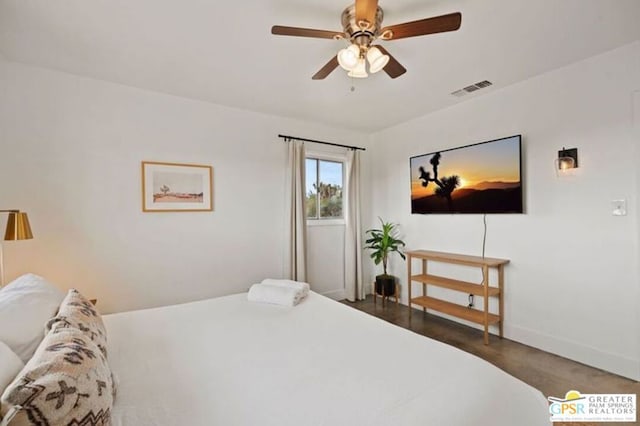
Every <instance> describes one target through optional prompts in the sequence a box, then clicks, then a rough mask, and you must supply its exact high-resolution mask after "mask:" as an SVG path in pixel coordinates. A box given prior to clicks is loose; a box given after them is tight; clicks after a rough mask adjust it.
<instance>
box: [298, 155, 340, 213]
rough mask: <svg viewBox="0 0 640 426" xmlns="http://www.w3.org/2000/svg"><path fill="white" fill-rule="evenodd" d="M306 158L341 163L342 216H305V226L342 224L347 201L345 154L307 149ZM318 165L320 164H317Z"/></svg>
mask: <svg viewBox="0 0 640 426" xmlns="http://www.w3.org/2000/svg"><path fill="white" fill-rule="evenodd" d="M307 158H308V159H310V160H320V161H322V160H325V161H333V162H336V163H342V217H341V218H336V219H321V218H318V219H315V218H313V219H310V218H307V226H344V225H345V223H346V222H345V220H344V213H345V204H346V201H347V200H346V198H345V196H344V195H345V192H346V188H345V174H346V172H347V156H346V155H343V154H338V153H329V152H320V151H312V150H307V151H306V152H305V160H306V159H307ZM318 166H320V165H319V164H318ZM319 171H320V168H319V167H318V172H319ZM316 179H317V177H316ZM305 185H306V182H305Z"/></svg>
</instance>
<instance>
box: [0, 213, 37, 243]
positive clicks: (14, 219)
mask: <svg viewBox="0 0 640 426" xmlns="http://www.w3.org/2000/svg"><path fill="white" fill-rule="evenodd" d="M32 238H33V234H32V233H31V226H29V217H28V216H27V214H26V213H24V212H10V213H9V219H8V220H7V230H6V232H5V234H4V239H5V241H14V240H30V239H32Z"/></svg>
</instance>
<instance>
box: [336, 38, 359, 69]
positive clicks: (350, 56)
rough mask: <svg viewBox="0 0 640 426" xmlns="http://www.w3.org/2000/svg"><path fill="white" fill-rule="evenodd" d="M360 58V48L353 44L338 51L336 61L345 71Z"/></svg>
mask: <svg viewBox="0 0 640 426" xmlns="http://www.w3.org/2000/svg"><path fill="white" fill-rule="evenodd" d="M359 58H360V48H359V47H358V46H356V45H355V44H352V45H350V46H349V47H347V48H346V49H342V50H341V51H339V52H338V63H339V64H340V66H341V67H342V68H344V69H345V70H347V71H351V70H353V69H354V68H355V67H356V66H357V65H358V59H359Z"/></svg>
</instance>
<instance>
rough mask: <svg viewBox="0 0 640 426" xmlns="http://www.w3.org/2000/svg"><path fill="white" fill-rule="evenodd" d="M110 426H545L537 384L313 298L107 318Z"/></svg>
mask: <svg viewBox="0 0 640 426" xmlns="http://www.w3.org/2000/svg"><path fill="white" fill-rule="evenodd" d="M104 320H105V324H106V326H107V331H108V337H109V360H110V364H111V367H112V370H113V371H114V373H115V374H116V376H117V379H118V381H119V384H118V395H117V398H116V403H115V407H114V409H113V420H114V421H113V424H114V425H115V426H120V425H122V426H151V425H155V426H162V425H189V426H197V425H203V426H204V425H207V426H209V425H220V426H235V425H256V426H258V425H260V426H263V425H274V426H275V425H277V426H284V425H327V426H337V425H349V426H354V425H366V426H369V425H389V426H391V425H398V426H403V425H434V426H456V425H460V426H462V425H464V426H471V425H474V426H475V425H480V426H482V425H491V426H500V425H504V426H513V425H519V426H527V425H536V426H537V425H548V424H549V415H548V411H547V406H548V405H547V402H546V401H545V398H544V397H543V395H542V394H541V393H540V392H538V391H537V390H535V389H534V388H532V387H530V386H528V385H526V384H525V383H523V382H521V381H519V380H517V379H515V378H514V377H512V376H510V375H508V374H506V373H504V372H503V371H501V370H499V369H498V368H496V367H494V366H492V365H491V364H489V363H487V362H485V361H483V360H481V359H479V358H477V357H475V356H473V355H470V354H468V353H465V352H463V351H460V350H458V349H455V348H453V347H450V346H448V345H445V344H442V343H440V342H437V341H434V340H432V339H428V338H426V337H423V336H420V335H417V334H415V333H412V332H410V331H407V330H405V329H402V328H399V327H396V326H394V325H391V324H388V323H386V322H384V321H382V320H379V319H377V318H374V317H371V316H369V315H367V314H364V313H362V312H359V311H357V310H355V309H352V308H349V307H347V306H344V305H341V304H339V303H336V302H334V301H332V300H329V299H327V298H325V297H323V296H320V295H318V294H315V293H311V294H310V295H309V297H308V298H307V299H306V300H305V301H303V302H302V303H301V304H300V305H298V306H297V307H295V308H283V307H279V306H274V305H262V304H256V303H251V302H248V301H247V296H246V294H237V295H233V296H227V297H221V298H217V299H209V300H204V301H201V302H194V303H189V304H184V305H176V306H169V307H163V308H157V309H149V310H143V311H134V312H125V313H120V314H114V315H107V316H105V317H104Z"/></svg>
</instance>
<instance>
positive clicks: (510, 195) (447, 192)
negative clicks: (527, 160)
mask: <svg viewBox="0 0 640 426" xmlns="http://www.w3.org/2000/svg"><path fill="white" fill-rule="evenodd" d="M521 145H522V137H521V135H516V136H510V137H507V138H502V139H496V140H492V141H487V142H481V143H477V144H473V145H467V146H463V147H459V148H453V149H446V150H442V151H437V152H432V153H430V154H424V155H418V156H415V157H411V158H410V159H409V165H410V169H411V213H412V214H431V213H444V214H451V213H481V214H482V213H523V205H522V204H523V203H522V177H521V165H522V157H521V152H522V151H521Z"/></svg>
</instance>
